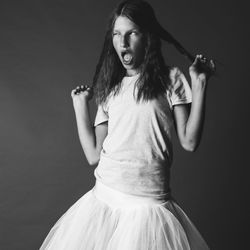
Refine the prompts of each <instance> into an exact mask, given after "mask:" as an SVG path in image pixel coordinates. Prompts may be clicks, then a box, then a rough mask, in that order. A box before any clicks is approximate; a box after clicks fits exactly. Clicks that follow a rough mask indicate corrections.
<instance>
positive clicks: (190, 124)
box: [174, 57, 214, 152]
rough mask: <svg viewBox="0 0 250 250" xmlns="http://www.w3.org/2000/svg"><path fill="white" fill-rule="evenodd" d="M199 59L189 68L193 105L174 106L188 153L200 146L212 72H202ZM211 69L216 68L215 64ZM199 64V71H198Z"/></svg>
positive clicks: (175, 115)
mask: <svg viewBox="0 0 250 250" xmlns="http://www.w3.org/2000/svg"><path fill="white" fill-rule="evenodd" d="M199 60H201V59H200V58H199V57H196V59H195V61H194V63H193V64H192V65H191V67H190V68H189V70H190V76H191V87H192V104H191V108H190V109H189V107H188V105H184V104H183V105H176V106H174V118H175V124H176V130H177V135H178V138H179V140H180V143H181V145H182V147H183V148H184V149H186V150H187V151H191V152H193V151H195V150H196V149H197V147H198V146H199V143H200V140H201V136H202V130H203V126H204V120H205V101H206V89H207V82H208V77H209V74H208V73H210V72H206V71H204V72H203V71H201V69H200V68H201V66H199V63H201V61H199ZM210 63H211V65H210V66H211V67H214V64H213V62H210ZM197 64H198V66H199V68H198V69H199V70H197Z"/></svg>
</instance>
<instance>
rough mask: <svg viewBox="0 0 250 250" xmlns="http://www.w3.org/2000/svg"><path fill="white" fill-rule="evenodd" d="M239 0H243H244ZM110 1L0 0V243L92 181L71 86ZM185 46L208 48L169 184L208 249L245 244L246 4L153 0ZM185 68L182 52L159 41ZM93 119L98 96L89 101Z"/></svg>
mask: <svg viewBox="0 0 250 250" xmlns="http://www.w3.org/2000/svg"><path fill="white" fill-rule="evenodd" d="M246 2H247V1H246ZM117 3H118V1H115V0H113V1H101V0H99V1H97V0H91V1H90V0H86V1H84V0H82V1H76V0H74V1H72V0H32V1H31V0H30V1H11V0H1V1H0V34H1V36H0V249H3V250H16V249H17V250H31V249H38V248H39V246H40V245H41V243H42V241H43V239H44V238H45V236H46V235H47V233H48V231H49V229H50V228H51V227H52V226H53V224H54V223H55V222H56V220H57V219H58V218H59V217H60V216H61V215H62V214H63V213H64V212H65V211H66V210H67V209H68V208H69V207H70V206H71V205H72V204H73V203H74V202H75V201H76V200H77V199H78V198H80V197H81V196H82V195H83V194H84V193H86V192H87V191H88V190H89V189H90V188H92V187H93V185H94V181H95V179H94V176H93V171H94V169H93V168H91V167H90V166H88V164H87V162H86V159H85V156H84V154H83V152H82V149H81V146H80V143H79V139H78V135H77V130H76V122H75V117H74V111H73V106H72V100H71V97H70V92H71V90H72V89H73V88H74V87H75V86H76V85H77V84H79V81H81V80H83V83H87V84H91V81H92V77H93V73H94V70H95V66H96V63H97V60H98V58H99V54H100V50H101V47H102V43H103V39H104V34H105V28H106V24H107V18H108V16H109V14H110V12H111V10H112V9H113V8H114V6H115V5H116V4H117ZM152 6H153V7H154V9H155V12H156V15H157V17H158V19H159V21H160V22H161V23H162V25H163V26H164V27H165V28H166V29H168V30H169V31H170V32H171V33H172V34H173V35H174V36H175V37H176V38H177V39H178V40H179V41H180V42H181V43H182V44H184V45H185V47H186V48H187V49H189V50H190V51H191V52H192V53H194V54H197V53H203V54H205V55H206V56H208V57H213V58H215V59H217V60H218V61H219V62H221V63H222V64H223V65H221V64H217V65H218V76H217V77H215V78H212V79H211V81H210V84H209V88H208V93H207V112H206V124H205V129H204V134H203V140H202V143H201V145H200V148H199V149H198V151H197V152H196V153H193V154H191V153H188V152H185V151H184V150H182V149H181V147H180V146H179V144H178V143H177V141H176V139H175V140H174V142H175V147H174V148H175V161H174V164H173V168H172V180H171V181H172V182H171V186H172V190H173V194H174V196H175V198H176V199H177V201H179V203H180V205H181V207H182V208H183V209H184V211H185V212H186V213H187V214H188V216H189V217H190V218H191V220H192V221H193V222H194V224H195V225H196V226H197V228H198V229H199V231H200V232H201V233H202V235H203V236H204V238H205V239H206V241H207V242H208V244H209V245H210V247H211V249H216V250H217V249H228V250H229V249H246V248H247V245H248V244H247V243H248V239H247V234H246V232H245V230H246V227H247V226H248V225H247V223H248V222H247V219H248V217H249V215H248V214H249V207H248V204H247V199H249V194H248V191H249V187H247V184H248V182H249V174H248V172H249V171H248V168H249V163H248V142H249V138H248V135H247V134H248V129H249V123H248V117H249V103H248V102H249V87H248V85H249V78H248V75H249V63H248V61H249V40H248V36H249V27H248V23H249V20H247V18H248V16H249V14H248V8H247V6H246V5H244V4H243V3H241V2H240V1H237V2H232V3H231V2H230V1H226V0H223V1H217V0H210V1H200V0H199V1H198V0H196V1H194V0H191V1H178V0H175V1H170V0H169V1H163V0H162V1H160V0H156V1H152ZM163 52H164V56H165V59H166V62H167V63H168V64H171V65H177V66H179V67H180V68H181V70H183V71H184V73H185V74H186V76H187V77H188V66H189V62H188V61H187V60H186V59H185V58H183V57H182V56H181V55H180V54H178V52H176V50H175V49H174V48H173V47H172V46H170V45H168V44H165V43H164V45H163ZM91 111H92V112H91V113H92V119H94V116H95V112H96V106H95V103H94V102H93V100H92V101H91Z"/></svg>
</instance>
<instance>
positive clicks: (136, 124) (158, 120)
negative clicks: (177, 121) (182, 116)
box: [94, 68, 192, 197]
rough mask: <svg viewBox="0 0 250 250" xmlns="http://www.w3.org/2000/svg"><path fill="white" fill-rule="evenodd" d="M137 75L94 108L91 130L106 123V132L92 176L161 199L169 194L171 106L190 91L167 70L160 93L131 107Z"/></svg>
mask: <svg viewBox="0 0 250 250" xmlns="http://www.w3.org/2000/svg"><path fill="white" fill-rule="evenodd" d="M138 76H139V75H136V76H132V77H124V78H123V80H122V87H121V90H120V92H119V94H118V95H116V96H113V95H110V96H109V98H108V99H107V101H106V102H105V104H103V105H99V106H98V109H97V114H96V117H95V122H94V126H97V125H98V124H101V123H103V122H106V121H108V134H107V137H106V138H105V140H104V142H103V148H102V151H101V155H100V161H99V164H98V166H97V167H96V169H95V172H94V174H95V177H96V178H97V179H98V180H99V181H101V182H102V183H104V184H106V185H107V186H109V187H112V188H115V189H117V190H119V191H122V192H125V193H130V194H135V195H142V196H154V197H156V196H159V197H162V196H164V195H165V194H166V193H167V192H168V191H169V177H170V166H171V163H172V154H173V153H172V142H171V128H172V125H173V115H172V107H173V105H177V104H186V103H190V102H191V101H192V93H191V89H190V86H189V84H188V82H187V80H186V78H185V76H184V74H183V73H182V72H181V71H180V70H179V69H178V68H172V69H171V70H170V80H171V83H170V85H169V89H168V90H167V92H166V93H165V95H162V96H161V97H159V98H157V99H153V100H150V101H148V102H140V103H136V100H135V99H134V96H133V90H134V84H135V81H136V80H137V79H138ZM135 93H137V91H136V92H135ZM135 96H136V95H135Z"/></svg>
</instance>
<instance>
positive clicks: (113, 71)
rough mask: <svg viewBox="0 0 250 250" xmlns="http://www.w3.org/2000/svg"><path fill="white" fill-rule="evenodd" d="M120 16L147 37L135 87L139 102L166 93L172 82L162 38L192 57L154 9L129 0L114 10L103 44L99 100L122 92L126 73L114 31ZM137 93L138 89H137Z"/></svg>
mask: <svg viewBox="0 0 250 250" xmlns="http://www.w3.org/2000/svg"><path fill="white" fill-rule="evenodd" d="M119 16H125V17H127V18H128V19H130V20H131V21H132V22H134V23H135V24H136V25H137V26H138V27H139V28H140V30H141V31H142V33H143V34H144V37H145V56H144V60H143V63H142V65H140V76H139V78H138V80H137V81H136V84H135V87H137V88H138V92H137V97H136V101H140V100H141V99H143V100H145V101H147V100H150V99H153V98H156V97H157V96H158V95H160V94H162V93H164V92H165V91H166V89H167V87H168V83H169V70H170V67H168V66H167V65H166V64H165V62H164V58H163V56H162V52H161V39H163V40H165V41H167V42H169V43H172V44H173V45H174V46H175V47H176V48H177V49H178V50H179V51H180V52H181V53H182V54H184V55H185V56H187V57H188V58H189V59H190V60H193V59H194V58H193V57H192V55H191V54H189V53H188V52H187V51H186V50H185V49H184V48H183V47H182V46H181V45H180V43H178V42H177V41H176V40H175V39H174V38H173V37H172V36H171V35H170V34H169V33H168V32H167V31H166V30H165V29H164V28H162V26H161V25H160V24H159V23H158V21H157V19H156V17H155V14H154V10H153V8H152V7H151V6H150V4H148V3H147V2H146V1H143V0H126V1H123V2H121V3H120V4H119V5H118V6H117V7H116V8H115V10H114V11H113V13H112V15H111V17H110V20H109V23H108V27H107V31H106V35H105V40H104V44H103V49H102V52H101V55H100V59H99V62H98V64H97V66H96V71H95V74H94V78H93V88H94V92H95V94H96V103H97V104H100V103H102V102H104V101H105V100H106V99H107V97H108V95H109V94H110V93H111V92H112V93H113V94H114V95H116V94H118V93H119V90H120V87H121V80H122V78H123V77H124V76H125V74H126V70H125V69H124V67H123V66H122V63H121V62H120V59H119V57H118V55H117V53H116V51H115V49H114V47H113V43H112V33H113V27H114V23H115V21H116V19H117V17H119ZM134 93H135V92H134Z"/></svg>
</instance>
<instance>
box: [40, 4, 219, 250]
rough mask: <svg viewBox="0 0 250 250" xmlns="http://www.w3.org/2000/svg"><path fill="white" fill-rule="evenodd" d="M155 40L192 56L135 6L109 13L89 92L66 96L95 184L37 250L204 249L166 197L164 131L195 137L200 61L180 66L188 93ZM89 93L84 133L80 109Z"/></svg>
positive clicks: (205, 68) (205, 74) (207, 63)
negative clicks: (93, 106)
mask: <svg viewBox="0 0 250 250" xmlns="http://www.w3.org/2000/svg"><path fill="white" fill-rule="evenodd" d="M161 39H162V40H166V41H167V42H170V43H173V44H174V45H175V46H176V48H177V49H178V50H179V51H180V52H181V53H183V54H184V55H186V56H187V57H188V58H191V59H193V58H192V56H191V55H190V54H189V53H188V52H187V51H185V49H184V48H183V47H182V46H181V45H180V44H179V43H178V42H177V41H176V40H175V39H174V38H173V37H172V36H171V35H170V34H169V33H168V32H167V31H166V30H164V29H163V28H162V27H161V26H160V24H159V23H158V22H157V20H156V18H155V15H154V11H153V9H152V7H151V6H150V5H149V4H148V3H147V2H145V1H140V0H138V1H131V0H128V1H124V2H122V3H120V4H119V5H118V6H117V8H116V9H115V10H114V12H113V14H112V16H111V19H110V22H109V26H108V30H107V33H106V37H105V42H104V47H103V50H102V53H101V56H100V59H99V63H98V65H97V68H96V73H95V76H94V81H93V87H89V86H87V85H85V86H78V87H77V88H76V89H74V90H72V93H71V96H72V99H73V105H74V110H75V114H76V121H77V127H78V132H79V138H80V142H81V145H82V147H83V150H84V153H85V156H86V158H87V160H88V162H89V164H90V165H93V166H95V171H94V175H95V177H96V183H95V186H94V187H93V189H91V190H90V191H89V192H87V193H86V194H85V195H84V196H83V197H82V198H80V199H79V200H78V201H77V202H76V203H75V204H74V205H73V206H72V207H71V208H70V209H69V210H68V211H67V212H66V213H65V214H64V215H63V216H62V217H61V218H60V219H59V220H58V222H57V223H56V224H55V225H54V227H53V228H52V229H51V231H50V233H49V234H48V236H47V238H46V239H45V241H44V242H43V244H42V246H41V249H54V250H59V249H60V250H63V249H67V250H75V249H84V250H94V249H95V250H166V249H169V250H177V249H192V250H194V249H197V250H198V249H199V250H204V249H209V248H208V246H207V244H206V243H205V241H204V240H203V238H202V236H201V235H200V233H199V232H198V231H197V229H196V228H195V226H194V225H193V224H192V222H191V221H190V220H189V218H188V217H187V215H186V214H185V213H184V212H183V210H182V209H181V208H180V207H179V206H178V205H177V203H176V202H175V201H174V199H173V198H172V197H171V191H170V184H169V177H170V166H171V163H172V144H171V128H172V127H173V126H175V128H176V131H177V135H178V138H179V141H180V143H181V145H182V146H183V148H184V149H185V150H188V151H191V152H193V151H195V150H196V149H197V147H198V145H199V142H200V139H201V133H202V128H203V122H204V108H205V96H206V87H207V83H208V78H209V77H210V76H211V75H212V74H213V73H214V71H215V65H214V62H213V61H212V60H207V59H206V58H205V57H204V56H202V55H197V56H196V57H195V58H194V61H193V63H192V65H191V66H190V68H189V73H190V77H191V88H190V86H189V83H188V82H187V80H186V78H185V76H184V74H183V73H182V72H181V71H180V70H179V69H178V68H177V67H170V66H167V65H165V63H164V59H163V56H162V53H161ZM94 94H95V95H96V103H97V105H98V109H97V114H96V117H95V122H94V126H92V124H91V121H90V116H89V106H88V101H89V100H90V99H91V98H92V97H93V95H94Z"/></svg>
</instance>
